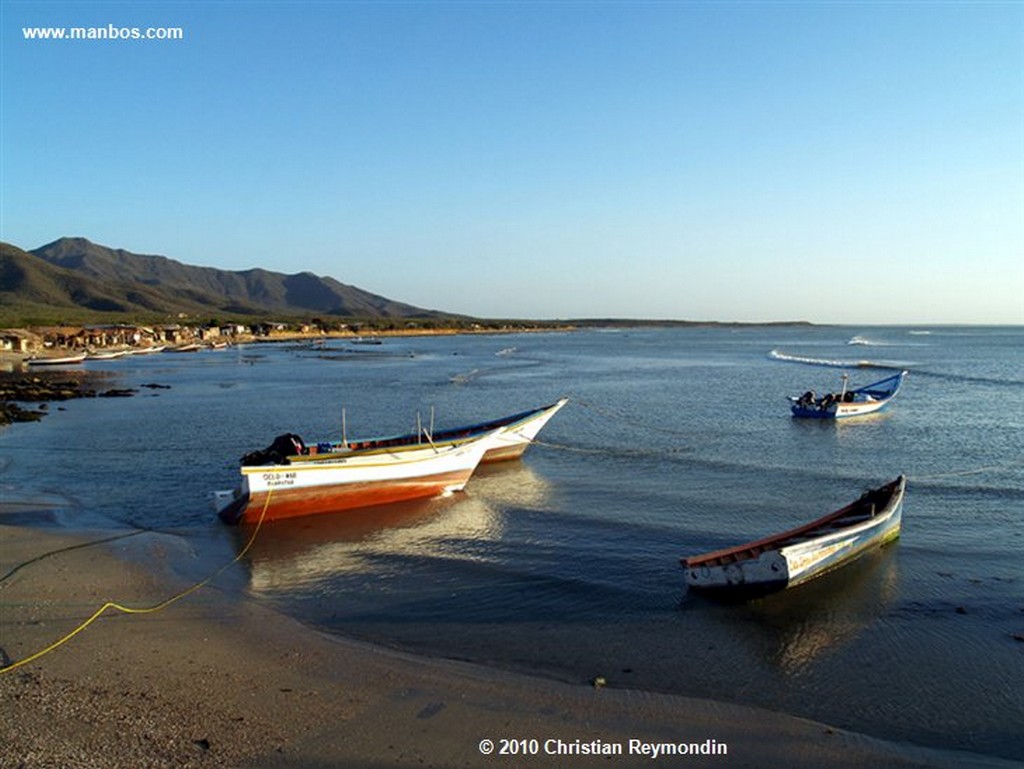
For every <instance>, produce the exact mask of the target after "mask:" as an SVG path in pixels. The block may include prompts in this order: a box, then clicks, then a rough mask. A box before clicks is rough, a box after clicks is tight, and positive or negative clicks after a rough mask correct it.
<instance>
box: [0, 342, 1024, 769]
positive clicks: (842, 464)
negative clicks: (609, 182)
mask: <svg viewBox="0 0 1024 769" xmlns="http://www.w3.org/2000/svg"><path fill="white" fill-rule="evenodd" d="M851 341H853V342H856V343H855V344H850V342H851ZM864 363H870V364H872V367H864V365H863V364H864ZM90 365H95V366H97V367H99V365H100V364H98V363H97V364H90ZM899 368H906V369H908V370H909V371H910V376H909V377H908V378H907V381H906V383H905V385H904V389H903V391H902V392H901V393H900V395H899V396H898V397H897V399H896V401H895V402H894V404H893V405H892V407H891V409H890V410H889V411H887V412H884V413H882V414H880V415H876V416H873V417H867V418H864V419H861V420H856V421H851V422H845V423H839V424H821V423H817V422H804V421H796V420H793V419H791V418H790V416H789V412H788V407H787V403H786V400H785V396H786V395H789V394H800V393H802V392H803V391H804V390H807V389H815V390H817V391H819V392H821V391H825V390H828V389H834V388H837V387H838V386H839V384H840V375H841V374H842V373H843V371H847V372H849V374H850V376H851V383H852V384H853V385H860V384H866V383H868V382H872V381H875V380H877V379H881V378H883V377H885V376H888V375H889V374H890V373H891V370H892V369H899ZM103 369H104V370H108V371H111V372H114V373H117V374H119V375H120V379H119V381H118V385H119V386H132V387H138V386H140V385H142V384H146V383H159V384H162V385H169V386H170V389H152V390H150V389H142V390H140V393H139V395H137V396H136V397H134V398H133V399H131V400H127V401H126V400H121V399H97V400H90V401H74V402H69V403H66V404H64V408H65V410H64V411H60V412H56V411H55V413H53V414H51V416H49V417H47V418H46V419H45V420H44V421H43V422H42V423H40V424H34V425H15V426H13V427H11V428H9V429H7V430H5V431H3V432H2V433H0V467H2V468H3V476H2V482H3V484H4V489H3V493H4V494H5V495H8V496H10V497H11V498H15V497H22V496H31V495H33V494H36V495H38V494H41V493H47V494H50V495H54V497H55V498H57V499H59V500H62V501H61V502H60V505H59V506H58V507H59V509H58V511H57V513H56V520H54V521H50V523H56V524H58V525H66V526H91V525H95V524H97V523H102V522H105V521H109V520H114V521H117V522H120V523H123V524H126V525H133V526H144V527H147V528H155V529H159V530H163V531H168V532H173V533H174V534H175V535H179V536H181V537H182V538H184V540H185V541H187V543H188V546H189V552H190V553H193V554H194V555H190V557H187V558H183V559H182V563H181V565H180V567H179V568H180V571H181V573H182V574H183V575H185V576H189V577H196V578H199V577H201V576H203V575H204V574H205V572H206V571H209V570H210V569H211V566H214V565H219V564H220V563H222V562H223V561H225V560H227V559H229V558H230V556H231V553H232V552H234V550H235V548H237V547H239V546H240V543H241V533H240V532H238V531H237V530H235V529H229V528H227V527H224V526H222V525H221V524H220V523H219V522H218V521H217V520H216V519H215V517H214V515H213V513H212V510H211V507H210V505H209V502H208V494H209V492H210V491H211V490H212V489H217V488H227V487H229V486H231V485H234V484H235V482H236V479H237V464H236V463H237V459H238V457H239V456H240V455H241V454H243V453H244V452H246V451H249V450H250V449H253V448H260V447H263V446H264V445H266V444H267V443H269V442H270V440H271V439H272V438H273V437H274V436H275V435H277V434H279V433H283V432H289V431H293V432H297V433H299V434H301V435H302V436H303V437H304V438H306V439H307V441H314V440H317V439H325V438H327V437H335V438H337V437H339V436H340V434H341V425H342V410H343V409H344V410H345V415H346V422H347V431H348V435H349V437H358V436H360V435H370V434H380V433H387V432H397V431H404V430H407V429H410V428H412V427H413V426H414V425H415V421H416V415H417V412H419V413H420V415H421V418H422V419H423V420H424V421H427V420H429V419H430V413H431V409H432V408H433V410H434V414H435V419H436V421H437V423H438V425H452V424H458V423H462V422H468V421H474V420H477V419H484V418H489V417H494V416H499V415H503V414H506V413H511V412H513V411H518V410H521V409H524V408H529V407H532V406H536V405H541V404H544V403H548V402H551V401H554V400H555V399H557V398H558V397H560V396H562V395H568V396H569V397H570V398H571V399H572V400H571V402H570V405H569V406H567V407H566V408H565V409H563V410H562V411H561V412H560V413H559V414H558V415H557V416H556V417H555V418H554V420H553V421H552V422H551V423H549V425H548V426H547V428H546V429H545V430H544V432H543V433H542V434H541V444H540V445H538V446H535V447H533V448H532V449H531V450H530V451H529V452H528V453H527V455H526V457H525V458H524V460H523V461H521V462H517V463H511V464H507V465H505V466H494V467H491V468H485V470H483V471H481V472H480V473H478V474H477V475H476V476H474V478H473V480H472V481H471V482H470V485H469V487H468V488H467V491H466V492H465V493H462V494H457V495H454V496H452V497H450V498H445V499H438V500H431V501H427V502H418V503H409V504H404V505H395V506H389V507H386V508H378V509H375V510H372V511H363V512H359V513H348V514H341V515H338V516H321V517H316V518H314V519H307V520H299V521H295V522H291V523H287V524H275V525H273V526H268V527H267V528H265V529H264V530H263V532H261V538H260V539H259V540H258V542H257V544H256V547H255V548H254V550H253V551H252V552H251V554H250V557H249V558H248V559H247V561H246V563H245V564H244V566H239V567H238V569H237V570H235V572H234V573H231V574H229V575H228V576H226V577H224V578H222V579H221V580H220V583H221V585H222V586H223V587H225V588H227V589H237V590H241V591H247V592H248V593H250V594H251V595H253V596H255V597H256V598H257V599H258V600H261V601H266V602H268V603H271V604H273V605H275V606H276V607H278V608H279V609H281V610H282V611H284V612H287V613H290V614H293V615H295V616H297V617H299V618H301V619H302V620H304V621H306V622H308V623H310V624H313V625H316V626H318V627H321V628H324V629H327V630H329V631H334V632H338V633H342V634H345V635H350V636H354V637H359V638H364V639H370V640H374V641H378V642H382V643H385V644H388V645H392V646H396V647H401V648H405V649H411V650H414V651H419V652H424V653H429V654H436V655H441V656H447V657H455V658H461V659H470V660H477V661H483V662H488V663H493V664H497V665H500V666H503V667H506V668H511V669H520V670H527V671H532V672H538V673H541V674H544V675H550V676H555V677H558V678H561V679H565V680H568V681H578V682H585V681H587V680H589V679H590V678H592V677H593V676H595V675H603V676H605V677H606V678H607V679H608V681H609V684H610V685H611V686H621V687H632V688H642V689H651V690H658V691H667V692H675V693H681V694H686V695H692V696H698V697H711V698H716V699H720V700H726V701H733V702H742V703H747V704H754V705H759V706H763V707H767V708H771V709H774V710H781V711H786V712H789V713H793V714H797V715H800V716H804V717H808V718H814V719H820V720H823V721H827V722H829V723H833V724H836V725H838V726H841V727H844V728H848V729H853V730H857V731H862V732H865V733H868V734H872V735H876V736H880V737H884V738H888V739H895V740H903V741H910V742H915V743H918V744H924V745H932V746H938V747H947V748H957V749H962V750H970V751H974V752H978V753H987V754H993V755H998V756H1004V757H1010V758H1015V759H1024V737H1022V728H1021V725H1022V724H1024V643H1022V642H1021V641H1020V640H1017V639H1015V638H1014V636H1015V634H1016V635H1020V634H1024V589H1022V587H1024V566H1022V560H1021V555H1022V551H1024V329H971V328H968V329H960V328H935V329H932V330H930V331H929V332H927V333H923V332H922V331H921V330H908V329H904V328H871V329H858V328H750V329H737V330H732V329H677V330H643V331H618V332H597V331H588V332H578V333H571V334H530V335H528V334H523V335H514V336H493V337H447V338H422V339H417V338H413V339H400V340H388V341H386V342H385V343H384V344H382V345H380V346H379V347H356V346H354V345H346V344H345V343H343V342H340V341H335V342H333V343H332V349H328V350H326V351H322V352H317V351H314V350H312V349H308V348H305V347H301V346H293V345H251V346H248V347H245V348H241V349H234V350H229V351H217V352H204V353H199V354H196V355H168V354H164V355H159V356H150V357H145V358H142V357H140V358H129V359H121V360H115V361H107V362H105V363H104V365H103ZM54 409H56V407H54ZM899 473H905V474H906V475H907V476H908V477H909V486H908V496H907V500H906V506H905V511H904V527H903V536H902V538H901V539H900V540H898V542H897V543H896V544H894V545H893V546H890V547H888V548H886V549H884V550H883V551H880V552H877V553H875V554H873V555H871V556H869V557H867V558H865V559H864V560H863V561H862V562H860V563H858V564H856V565H854V566H851V567H849V568H847V569H845V570H842V571H840V572H838V573H835V574H833V575H831V576H829V577H827V578H824V579H822V580H819V581H818V582H817V583H812V584H811V585H808V586H806V587H804V588H801V589H798V590H794V591H790V592H788V593H784V594H780V595H776V596H773V597H770V598H767V599H764V600H761V601H757V602H753V603H749V604H744V605H738V606H724V605H719V604H716V603H713V602H710V601H707V600H705V599H702V598H700V597H698V596H693V595H690V594H688V593H687V591H686V587H685V582H684V579H683V573H682V570H681V568H680V566H679V558H680V557H682V556H685V555H691V554H697V553H700V552H703V551H706V550H709V549H713V548H718V547H724V546H726V545H730V544H735V543H737V542H739V541H745V540H747V539H750V538H753V537H757V536H762V535H766V534H769V533H772V532H776V531H779V530H782V529H784V528H788V527H791V526H794V525H796V524H798V523H802V522H806V521H807V520H810V519H812V518H815V517H818V516H820V515H822V514H824V513H826V512H829V511H831V510H833V509H835V508H838V507H840V506H842V505H843V504H845V503H847V502H849V501H852V500H853V499H854V498H855V497H857V496H858V495H859V494H860V493H861V491H863V490H864V489H866V488H868V487H870V486H874V485H878V484H880V483H881V482H884V481H887V480H890V479H892V478H893V477H895V476H896V475H898V474H899ZM8 521H9V522H12V523H25V522H27V519H26V518H25V516H21V517H19V518H18V519H17V520H15V519H14V518H12V517H11V516H8ZM38 522H40V523H46V521H38Z"/></svg>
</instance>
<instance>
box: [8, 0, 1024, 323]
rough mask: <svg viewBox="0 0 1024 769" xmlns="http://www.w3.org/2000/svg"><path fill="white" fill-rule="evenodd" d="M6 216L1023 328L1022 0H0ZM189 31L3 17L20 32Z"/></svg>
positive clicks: (119, 238)
mask: <svg viewBox="0 0 1024 769" xmlns="http://www.w3.org/2000/svg"><path fill="white" fill-rule="evenodd" d="M0 13H2V18H0V23H2V30H0V34H2V37H0V43H2V50H0V58H2V62H0V63H2V75H0V77H2V83H0V86H2V96H0V99H2V103H0V107H2V114H0V139H2V145H0V161H2V167H0V177H2V178H0V192H2V199H0V215H2V220H0V236H2V238H3V240H5V241H8V242H11V243H14V244H16V245H18V246H20V247H22V248H26V249H32V248H37V247H38V246H41V245H43V244H45V243H47V242H50V241H52V240H54V239H56V238H58V237H61V236H65V235H69V236H83V237H87V238H89V239H90V240H92V241H94V242H97V243H101V244H104V245H108V246H112V247H117V248H125V249H128V250H130V251H134V252H137V253H149V254H163V255H165V256H169V257H171V258H173V259H177V260H179V261H183V262H186V263H189V264H199V265H207V266H214V267H220V268H224V269H231V270H242V269H248V268H251V267H263V268H266V269H271V270H276V271H281V272H287V273H294V272H300V271H311V272H314V273H316V274H318V275H330V276H332V277H334V278H337V279H338V280H340V281H342V282H345V283H349V284H353V285H356V286H359V287H360V288H363V289H366V290H369V291H373V292H375V293H379V294H383V295H384V296H387V297H389V298H392V299H397V300H400V301H405V302H409V303H412V304H415V305H419V306H423V307H430V308H435V309H441V310H447V311H451V312H459V313H466V314H470V315H476V316H482V317H492V318H498V317H509V318H574V317H633V318H673V319H696V320H740V321H771V320H790V319H800V320H810V321H813V322H821V323H829V322H838V323H852V324H864V323H923V324H930V323H1024V4H1022V3H1015V2H999V3H985V2H970V3H957V2H943V3H928V2H913V3H911V2H903V3H900V2H859V3H842V2H820V3H816V2H791V3H784V2H778V3H773V2H715V3H682V2H680V3H672V2H658V3H654V2H651V3H643V2H631V3H616V2H602V3H591V2H564V3H559V2H532V3H526V2H520V3H511V2H508V3H501V2H456V3H441V2H416V3H404V2H377V3H343V2H329V1H322V2H281V1H277V0H264V1H263V2H248V1H247V0H232V1H231V2H202V3H193V2H139V3H92V2H73V3H63V2H39V1H38V0H35V1H34V2H27V3H22V2H12V1H11V0H4V2H3V3H0ZM109 25H113V26H114V27H115V28H131V27H137V28H140V29H148V28H150V27H181V28H183V30H184V39H182V40H164V41H149V40H125V41H121V40H116V41H115V40H64V41H54V40H26V39H25V36H24V32H23V28H25V27H55V28H56V27H68V28H70V27H101V28H106V27H108V26H109Z"/></svg>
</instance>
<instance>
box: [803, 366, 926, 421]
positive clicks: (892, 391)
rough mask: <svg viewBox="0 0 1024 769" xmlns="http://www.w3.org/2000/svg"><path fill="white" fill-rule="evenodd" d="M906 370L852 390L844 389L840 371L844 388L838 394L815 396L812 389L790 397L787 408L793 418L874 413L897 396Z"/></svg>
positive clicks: (833, 417)
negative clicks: (788, 407)
mask: <svg viewBox="0 0 1024 769" xmlns="http://www.w3.org/2000/svg"><path fill="white" fill-rule="evenodd" d="M906 375H907V372H906V371H901V372H900V373H898V374H894V375H893V376H891V377H886V378H885V379H880V380H879V381H877V382H872V383H871V384H869V385H865V386H864V387H858V388H857V389H855V390H849V389H847V386H846V385H847V379H848V377H847V375H846V374H843V388H842V390H841V391H840V392H838V393H827V394H825V395H822V396H821V397H818V396H817V395H815V393H814V391H813V390H808V391H807V392H805V393H804V394H803V395H801V396H799V397H797V396H794V395H791V396H790V397H789V401H790V410H791V411H792V412H793V416H795V417H809V418H811V419H844V418H846V417H858V416H863V415H864V414H873V413H874V412H876V411H880V410H882V409H884V408H885V407H886V406H887V405H889V401H891V400H892V399H893V398H895V397H896V393H898V392H899V390H900V386H901V385H902V384H903V377H905V376H906Z"/></svg>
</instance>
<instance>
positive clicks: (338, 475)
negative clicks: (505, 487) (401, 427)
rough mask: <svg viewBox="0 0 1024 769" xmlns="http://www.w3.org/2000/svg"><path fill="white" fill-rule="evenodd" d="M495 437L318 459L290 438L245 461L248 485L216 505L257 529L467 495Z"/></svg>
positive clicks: (227, 517) (230, 519) (219, 496)
mask: <svg viewBox="0 0 1024 769" xmlns="http://www.w3.org/2000/svg"><path fill="white" fill-rule="evenodd" d="M491 437H492V434H491V433H485V434H484V435H481V436H476V437H474V438H472V439H468V440H461V441H460V440H456V441H447V442H435V443H432V444H418V445H414V446H396V447H393V448H379V449H364V450H349V451H347V452H332V453H327V454H317V453H308V452H307V451H306V450H305V447H304V446H303V445H302V442H301V440H300V439H298V437H297V436H294V435H283V436H279V437H278V438H277V439H275V441H274V443H273V444H271V446H269V447H268V448H267V449H265V450H264V451H261V452H253V453H252V454H248V455H246V457H243V459H242V468H241V472H242V483H241V485H240V486H239V487H238V488H237V489H235V490H233V491H229V492H214V501H215V504H216V505H217V507H218V513H219V515H220V517H221V519H222V520H224V521H225V522H227V523H255V522H257V521H261V520H263V521H272V520H278V519H282V518H293V517H298V516H303V515H314V514H318V513H333V512H340V511H343V510H351V509H354V508H361V507H370V506H373V505H381V504H388V503H391V502H403V501H406V500H410V499H419V498H423V497H431V496H436V495H439V494H446V493H451V492H455V491H461V490H462V489H463V488H464V487H465V485H466V483H467V481H469V478H470V476H471V475H472V474H473V470H475V469H476V466H477V465H478V464H479V463H480V460H481V458H482V457H483V455H484V452H485V451H486V450H487V447H488V446H489V445H490V444H489V441H490V439H491Z"/></svg>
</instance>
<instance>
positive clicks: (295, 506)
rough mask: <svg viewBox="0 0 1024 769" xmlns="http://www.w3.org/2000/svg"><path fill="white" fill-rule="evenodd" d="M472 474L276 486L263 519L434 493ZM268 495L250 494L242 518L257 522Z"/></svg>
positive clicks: (337, 509)
mask: <svg viewBox="0 0 1024 769" xmlns="http://www.w3.org/2000/svg"><path fill="white" fill-rule="evenodd" d="M471 474H472V473H471V471H470V470H466V471H463V472H453V473H444V474H442V475H432V476H430V477H427V478H410V479H408V480H404V481H384V482H380V483H352V484H345V485H339V486H322V487H314V488H307V489H302V488H300V489H286V490H285V489H275V490H274V492H273V494H272V495H271V499H270V506H269V507H268V508H267V512H266V515H264V518H263V520H264V521H275V520H280V519H282V518H296V517H298V516H302V515H316V514H319V513H336V512H340V511H343V510H352V509H354V508H358V507H371V506H373V505H386V504H389V503H391V502H404V501H406V500H409V499H421V498H423V497H433V496H437V495H438V494H441V493H442V492H444V490H445V489H446V488H449V487H451V486H459V485H462V484H465V483H466V481H468V480H469V476H470V475H471ZM266 499H267V494H266V492H256V493H253V494H250V496H249V504H248V506H247V507H246V509H245V513H243V515H242V518H241V522H242V523H256V522H257V521H259V519H260V516H261V515H263V506H264V504H265V502H266Z"/></svg>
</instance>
